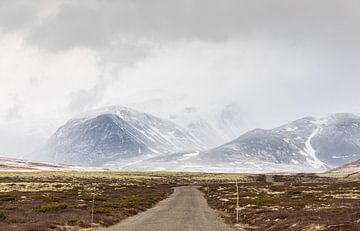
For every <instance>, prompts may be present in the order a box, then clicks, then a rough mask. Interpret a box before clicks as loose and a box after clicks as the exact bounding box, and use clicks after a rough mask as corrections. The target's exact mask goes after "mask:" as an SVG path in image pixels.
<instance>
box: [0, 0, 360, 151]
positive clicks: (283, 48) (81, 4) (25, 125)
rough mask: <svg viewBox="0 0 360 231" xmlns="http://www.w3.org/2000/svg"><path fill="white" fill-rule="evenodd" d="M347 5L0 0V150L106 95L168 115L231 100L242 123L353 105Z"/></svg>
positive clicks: (352, 40) (357, 80)
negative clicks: (238, 109) (188, 108)
mask: <svg viewBox="0 0 360 231" xmlns="http://www.w3.org/2000/svg"><path fill="white" fill-rule="evenodd" d="M359 12H360V1H358V0H346V1H344V0H337V1H334V0H301V1H295V0H246V1H245V0H176V1H175V0H152V1H149V0H121V1H115V0H114V1H111V0H98V1H92V0H86V1H85V0H83V1H76V0H69V1H47V0H43V1H41V0H38V1H37V0H32V1H28V0H23V1H21V0H0V105H1V107H0V136H1V140H2V141H1V142H0V155H2V154H3V155H10V154H11V155H17V154H18V153H23V152H26V151H27V150H28V149H31V148H33V147H34V146H36V143H37V142H41V140H43V137H46V136H48V135H50V134H51V133H52V132H53V130H54V128H56V127H58V126H59V125H61V124H63V123H64V122H66V120H68V119H69V118H71V117H72V116H75V115H77V114H79V113H81V112H83V111H88V110H91V109H94V108H97V107H102V106H106V105H113V104H118V105H125V106H133V107H136V108H137V109H140V110H141V109H143V110H147V111H149V112H153V113H155V114H158V115H159V116H162V117H168V116H169V115H170V114H175V113H178V112H179V111H181V110H183V108H185V107H197V108H198V109H199V110H204V111H206V110H207V109H209V108H211V107H213V106H214V105H226V104H230V103H236V104H238V105H239V107H240V108H241V110H242V111H243V112H244V120H245V121H248V123H249V126H250V127H251V128H255V127H273V126H277V125H280V124H282V123H287V122H289V121H291V120H294V119H297V118H300V117H303V116H308V115H315V116H324V115H328V114H331V113H334V112H353V113H358V112H359V111H360V109H359V107H360V105H359V102H360V76H359V74H360V58H359V54H360V42H359V41H360V13H359ZM149 105H150V106H149ZM38 130H41V131H40V133H41V135H38V134H39V131H38ZM34 134H36V135H34ZM239 135H240V134H239ZM42 136H43V137H42Z"/></svg>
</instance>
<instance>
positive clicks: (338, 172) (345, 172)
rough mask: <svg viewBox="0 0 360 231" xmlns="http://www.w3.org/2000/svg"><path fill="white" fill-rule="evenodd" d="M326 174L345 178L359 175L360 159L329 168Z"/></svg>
mask: <svg viewBox="0 0 360 231" xmlns="http://www.w3.org/2000/svg"><path fill="white" fill-rule="evenodd" d="M327 174H329V175H334V176H339V177H346V178H349V177H350V178H352V177H360V160H358V161H355V162H353V163H350V164H346V165H344V166H341V167H339V168H335V169H333V170H330V171H329V172H327Z"/></svg>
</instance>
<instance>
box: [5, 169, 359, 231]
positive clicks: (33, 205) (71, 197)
mask: <svg viewBox="0 0 360 231" xmlns="http://www.w3.org/2000/svg"><path fill="white" fill-rule="evenodd" d="M236 181H237V182H238V186H239V196H240V197H239V208H240V210H239V224H235V223H236V195H237V194H236V184H235V182H236ZM182 185H199V186H201V191H202V192H203V193H204V196H205V198H206V199H207V202H208V204H209V205H210V207H212V208H213V209H215V210H216V211H217V212H218V214H219V215H220V216H221V217H222V218H223V219H224V221H225V222H226V223H229V224H230V225H235V226H236V227H237V228H238V229H239V230H360V182H359V179H358V178H341V177H336V178H335V177H331V176H328V175H321V176H320V175H315V174H296V175H294V174H282V175H261V174H260V175H254V174H206V173H164V172H145V173H144V172H111V171H104V172H1V173H0V230H80V229H89V228H91V227H93V228H94V227H100V226H110V225H113V224H116V223H118V222H119V221H121V220H123V219H125V218H127V217H129V216H133V215H135V214H137V213H139V212H142V211H145V210H146V209H148V208H150V207H153V206H154V205H155V204H156V203H157V202H159V201H161V200H163V199H165V198H167V197H168V196H169V195H170V194H171V193H172V192H173V188H174V187H176V186H182ZM92 214H93V216H92Z"/></svg>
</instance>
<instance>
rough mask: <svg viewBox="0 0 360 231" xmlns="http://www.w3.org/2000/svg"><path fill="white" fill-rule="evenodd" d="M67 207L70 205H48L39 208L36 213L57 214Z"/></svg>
mask: <svg viewBox="0 0 360 231" xmlns="http://www.w3.org/2000/svg"><path fill="white" fill-rule="evenodd" d="M67 207H68V205H67V204H65V203H54V204H47V205H43V206H40V207H37V208H35V209H34V210H35V211H36V212H41V213H47V212H56V211H60V210H64V209H66V208H67Z"/></svg>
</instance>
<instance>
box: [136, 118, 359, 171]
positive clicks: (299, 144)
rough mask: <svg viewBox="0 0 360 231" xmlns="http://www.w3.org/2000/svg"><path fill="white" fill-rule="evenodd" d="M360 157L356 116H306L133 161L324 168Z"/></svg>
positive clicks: (215, 167)
mask: <svg viewBox="0 0 360 231" xmlns="http://www.w3.org/2000/svg"><path fill="white" fill-rule="evenodd" d="M359 158H360V117H359V116H356V115H353V114H334V115H332V116H329V117H327V118H321V119H316V118H313V117H307V118H303V119H299V120H296V121H294V122H292V123H289V124H286V125H283V126H281V127H277V128H274V129H270V130H264V129H255V130H252V131H250V132H247V133H245V134H244V135H242V136H240V137H238V138H237V139H235V140H233V141H231V142H229V143H226V144H224V145H221V146H219V147H217V148H214V149H211V150H209V151H205V152H193V153H177V154H172V155H168V156H162V157H155V158H152V159H149V160H146V161H144V162H140V163H136V164H135V165H134V166H132V168H136V169H142V170H150V169H156V170H183V171H213V172H274V171H294V172H299V171H306V172H313V171H323V170H326V169H329V168H331V167H334V166H340V165H343V164H345V163H350V162H352V161H355V160H357V159H359Z"/></svg>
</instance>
